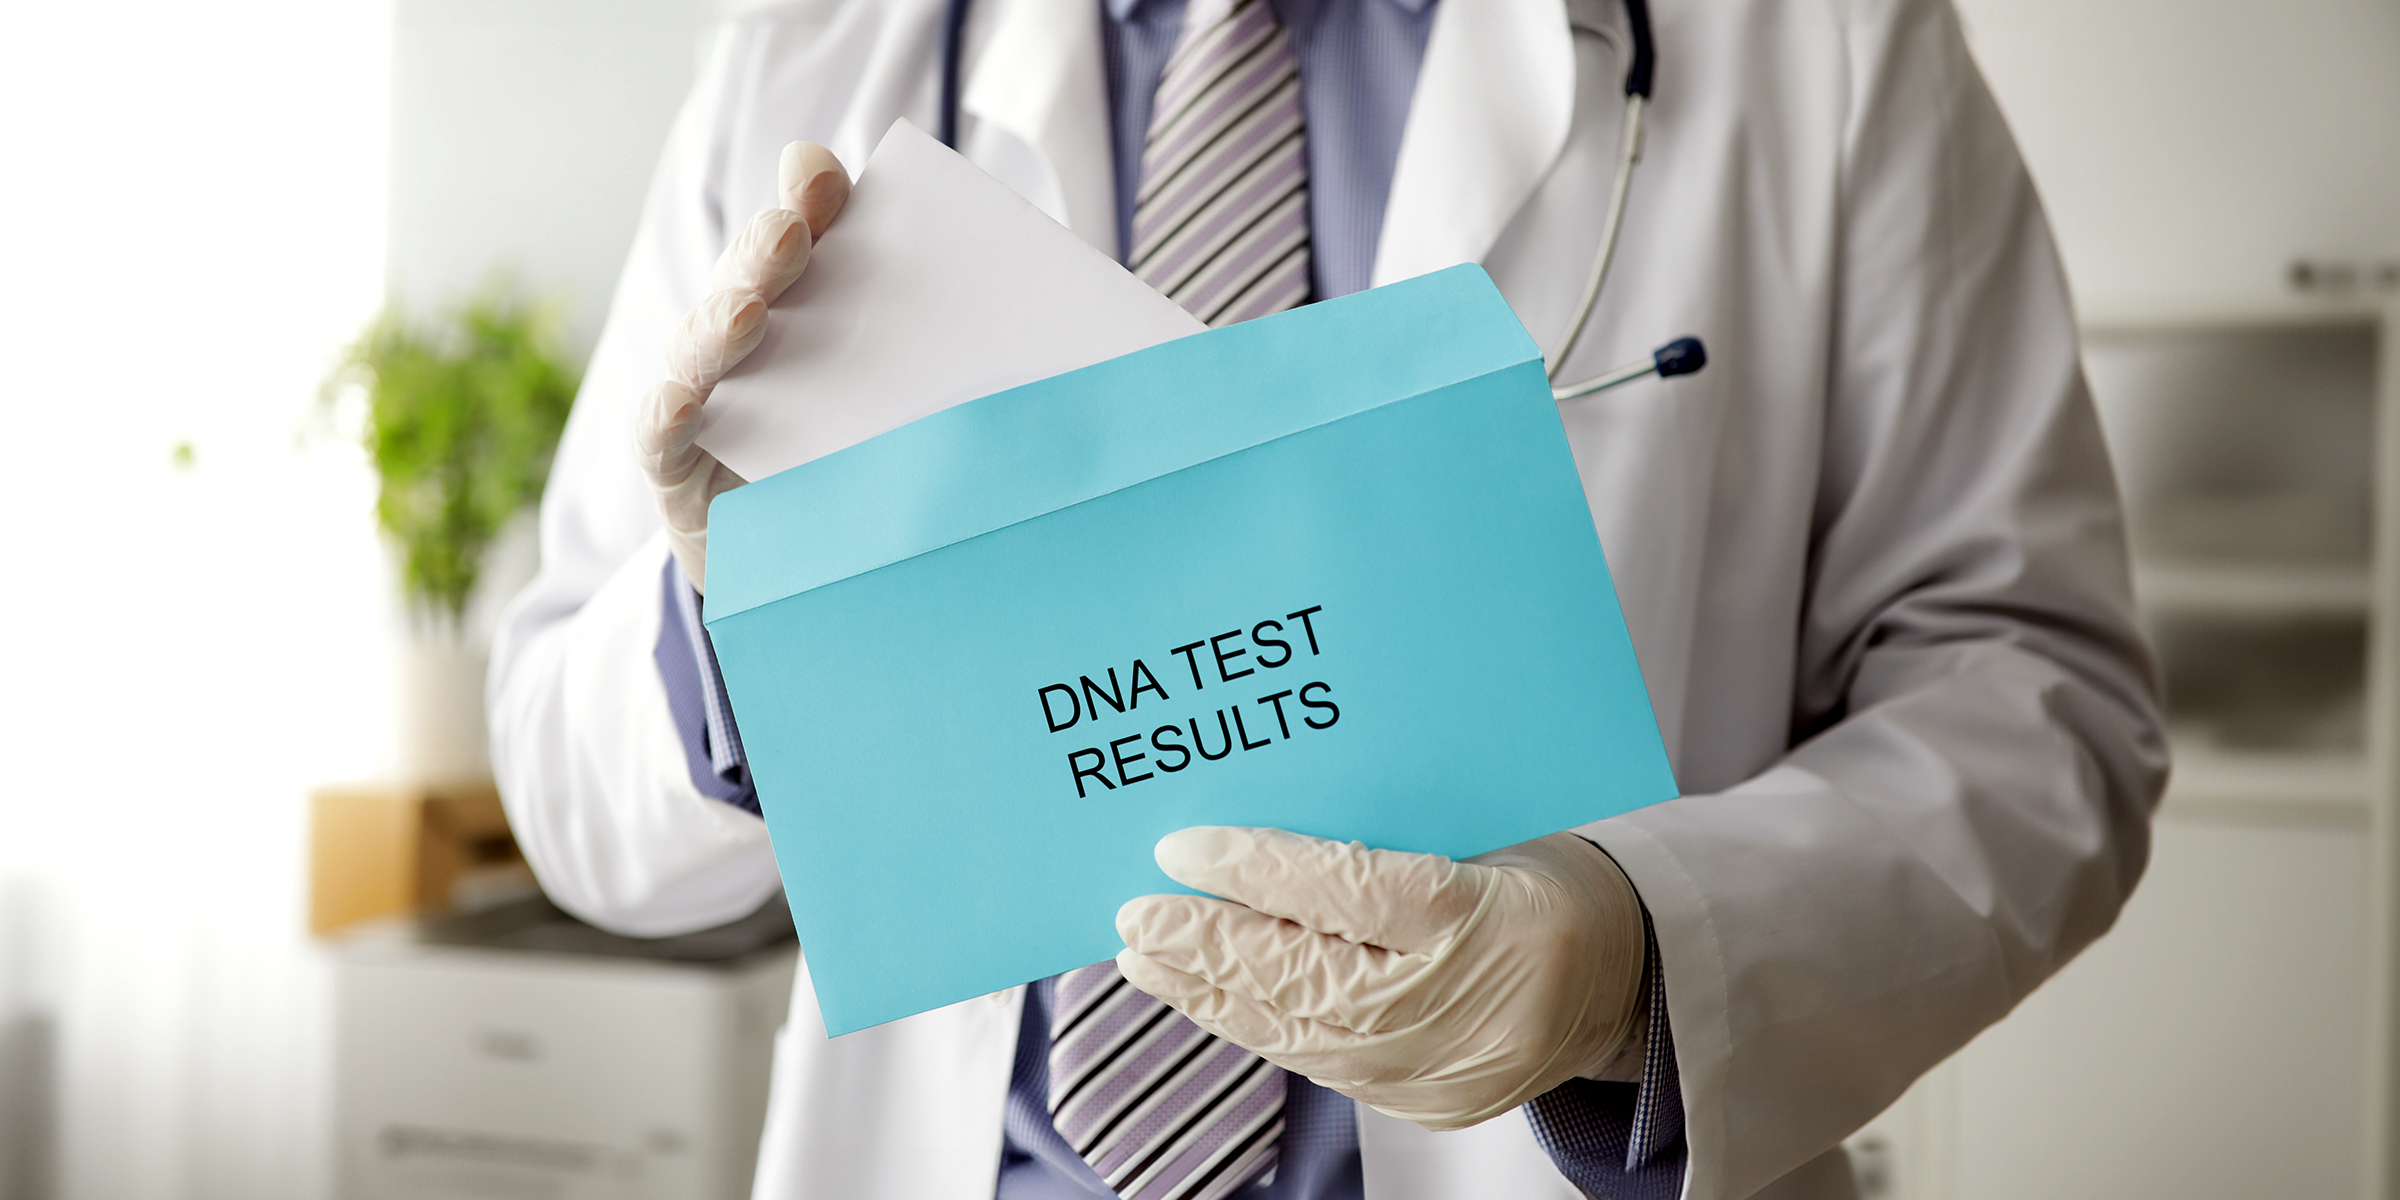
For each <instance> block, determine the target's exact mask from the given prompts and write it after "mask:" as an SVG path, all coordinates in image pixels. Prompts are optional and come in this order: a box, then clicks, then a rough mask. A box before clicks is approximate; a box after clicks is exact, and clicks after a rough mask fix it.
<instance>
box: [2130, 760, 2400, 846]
mask: <svg viewBox="0 0 2400 1200" xmlns="http://www.w3.org/2000/svg"><path fill="white" fill-rule="evenodd" d="M2173 749H2174V755H2175V774H2174V777H2173V779H2172V780H2171V781H2170V782H2169V783H2168V784H2167V796H2166V800H2165V802H2164V804H2163V805H2162V807H2161V809H2160V811H2161V812H2162V813H2163V814H2165V815H2168V816H2188V817H2202V818H2213V819H2219V820H2239V821H2254V822H2261V823H2271V824H2302V825H2336V826H2341V827H2345V828H2358V827H2363V826H2364V825H2365V824H2366V821H2367V813H2368V807H2369V797H2370V795H2371V784H2370V778H2371V777H2370V775H2369V773H2368V770H2367V757H2366V755H2365V754H2364V753H2363V752H2357V751H2352V752H2323V751H2318V752H2290V753H2279V752H2269V751H2241V750H2227V749H2224V748H2222V747H2218V746H2213V745H2210V744H2208V743H2206V742H2198V741H2194V740H2191V739H2184V738H2178V739H2175V741H2174V743H2173Z"/></svg>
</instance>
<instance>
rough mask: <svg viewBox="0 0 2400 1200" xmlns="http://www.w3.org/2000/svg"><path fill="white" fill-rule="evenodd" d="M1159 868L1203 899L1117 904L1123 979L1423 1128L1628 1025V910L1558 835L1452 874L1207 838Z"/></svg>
mask: <svg viewBox="0 0 2400 1200" xmlns="http://www.w3.org/2000/svg"><path fill="white" fill-rule="evenodd" d="M1157 856H1158V865H1159V866H1160V867H1161V868H1162V869H1164V870H1165V871H1166V873H1167V874H1168V875H1169V876H1170V877H1172V878H1173V879H1174V880H1175V881H1176V882H1178V883H1181V884H1184V885H1186V886H1188V887H1194V888H1199V889H1201V890H1203V891H1207V892H1213V893H1215V894H1216V895H1218V896H1223V897H1225V899H1223V900H1219V899H1213V898H1210V897H1207V896H1141V897H1137V898H1135V899H1133V900H1131V901H1128V902H1127V903H1126V904H1125V906H1124V907H1123V908H1120V909H1119V910H1117V933H1118V935H1119V936H1121V937H1123V938H1124V939H1125V952H1124V953H1122V954H1120V955H1118V956H1117V966H1118V968H1119V969H1120V970H1122V971H1123V972H1124V973H1125V978H1126V979H1127V980H1128V981H1130V982H1131V983H1132V984H1133V985H1134V986H1135V987H1138V988H1140V989H1142V990H1143V991H1146V992H1149V993H1150V994H1151V995H1154V996H1157V997H1158V998H1159V999H1161V1000H1164V1001H1166V1002H1167V1003H1168V1004H1170V1005H1173V1006H1174V1007H1175V1008H1177V1009H1179V1010H1181V1011H1182V1012H1183V1014H1184V1015H1185V1016H1188V1017H1190V1018H1191V1019H1192V1021H1193V1022H1194V1023H1196V1024H1198V1025H1199V1026H1200V1027H1201V1028H1203V1029H1206V1030H1208V1031H1209V1032H1211V1033H1214V1034H1216V1035H1218V1036H1220V1037H1223V1038H1225V1039H1226V1040H1228V1041H1231V1042H1234V1043H1236V1044H1238V1045H1241V1046H1243V1047H1246V1048H1248V1049H1250V1050H1252V1051H1255V1052H1256V1053H1257V1054H1258V1055H1259V1056H1260V1057H1262V1058H1265V1059H1266V1060H1268V1061H1269V1062H1272V1063H1275V1064H1276V1065H1278V1066H1281V1067H1283V1068H1285V1069H1287V1070H1291V1071H1296V1072H1298V1073H1300V1074H1301V1075H1304V1076H1307V1077H1308V1078H1309V1079H1311V1080H1313V1081H1315V1082H1316V1083H1318V1084H1320V1085H1322V1086H1324V1087H1329V1088H1332V1089H1333V1090H1335V1091H1338V1092H1341V1093H1343V1094H1344V1095H1347V1096H1350V1097H1352V1098H1354V1099H1357V1100H1362V1101H1365V1102H1366V1103H1368V1104H1370V1105H1373V1106H1374V1107H1376V1108H1377V1109H1380V1110H1382V1111H1384V1112H1386V1113H1390V1114H1391V1115H1393V1116H1396V1117H1405V1118H1407V1119H1409V1120H1411V1121H1415V1122H1416V1123H1418V1124H1420V1125H1423V1126H1425V1127H1426V1128H1428V1129H1437V1130H1441V1129H1462V1128H1465V1127H1466V1126H1469V1125H1473V1124H1476V1123H1477V1122H1480V1121H1484V1120H1487V1119H1489V1118H1491V1117H1494V1116H1497V1115H1499V1114H1501V1113H1503V1112H1506V1111H1508V1110H1509V1109H1511V1108H1514V1107H1516V1106H1518V1105H1520V1104H1523V1103H1525V1102H1526V1101H1527V1100H1530V1099H1532V1098H1533V1097H1535V1096H1538V1095H1540V1094H1542V1093H1543V1092H1546V1091H1549V1090H1550V1089H1551V1088H1553V1087H1556V1086H1558V1085H1559V1084H1561V1083H1564V1082H1566V1081H1567V1080H1568V1079H1571V1078H1574V1077H1577V1076H1594V1075H1597V1074H1598V1073H1599V1072H1600V1070H1601V1069H1602V1068H1603V1067H1605V1066H1607V1065H1608V1063H1609V1061H1610V1060H1611V1059H1613V1058H1615V1057H1616V1055H1617V1053H1618V1051H1619V1050H1620V1049H1621V1048H1622V1047H1623V1046H1624V1044H1625V1042H1626V1039H1627V1036H1628V1034H1629V1033H1630V1031H1631V1029H1632V1028H1633V1024H1634V1015H1635V1008H1636V1004H1637V1001H1638V1000H1639V998H1640V992H1641V983H1642V966H1643V952H1644V947H1645V940H1646V939H1645V936H1644V934H1643V930H1642V909H1641V901H1640V899H1639V898H1638V897H1637V896H1636V895H1635V894H1634V890H1633V885H1632V884H1631V883H1629V882H1627V880H1626V878H1625V875H1624V872H1622V871H1619V870H1618V869H1617V864H1616V863H1615V862H1614V861H1613V860H1611V859H1610V858H1609V857H1608V855H1606V854H1604V853H1602V852H1601V850H1600V848H1599V847H1597V846H1594V845H1593V844H1591V843H1590V842H1588V841H1585V840H1584V839H1582V838H1580V837H1577V836H1575V835H1574V834H1570V833H1561V834H1553V835H1551V836H1549V837H1545V838H1541V839H1538V840H1535V841H1530V842H1525V843H1523V844H1521V845H1517V846H1511V847H1509V848H1508V849H1505V850H1496V851H1493V852H1492V853H1490V854H1485V855H1481V856H1478V857H1476V858H1473V859H1469V860H1467V861H1464V862H1452V861H1451V860H1449V859H1446V858H1439V857H1436V856H1433V855H1428V854H1404V853H1400V852H1397V851H1392V850H1369V849H1367V848H1366V847H1364V846H1361V845H1359V844H1358V843H1356V842H1352V843H1349V844H1347V845H1345V844H1343V843H1340V842H1329V841H1325V840H1323V839H1321V838H1312V837H1303V836H1301V835H1299V834H1296V833H1286V832H1284V831H1282V830H1279V829H1244V828H1237V827H1231V826H1201V827H1198V828H1194V829H1185V830H1182V831H1179V832H1176V833H1171V834H1168V835H1167V836H1166V837H1165V838H1163V839H1161V840H1160V841H1159V843H1158V849H1157Z"/></svg>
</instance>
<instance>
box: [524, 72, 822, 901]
mask: <svg viewBox="0 0 2400 1200" xmlns="http://www.w3.org/2000/svg"><path fill="white" fill-rule="evenodd" d="M748 46H749V43H748V42H747V41H746V40H745V39H742V38H740V37H737V36H734V35H733V34H728V35H727V36H725V37H723V38H721V39H720V40H719V43H718V46H717V48H716V51H715V52H714V54H713V55H712V57H711V59H710V62H709V64H708V66H707V68H706V69H705V71H704V72H703V75H702V78H701V81H700V83H699V85H698V86H697V87H696V88H695V89H694V91H693V93H692V96H691V99H690V100H689V101H687V102H686V104H685V106H684V109H683V111H682V113H681V114H680V115H679V117H678V118H677V121H676V123H675V126H674V129H673V132H672V133H671V134H670V136H669V139H668V144H667V148H666V151H665V154H664V157H663V159H662V161H661V163H660V165H659V168H658V171H657V173H656V175H655V177H654V178H653V180H652V183H651V188H650V195H649V199H648V203H647V205H646V207H645V210H644V213H643V217H642V222H641V225H640V228H639V230H638V232H637V233H636V235H635V239H634V244H633V248H632V251H631V254H630V256H629V258H628V260H627V263H626V267H625V271H624V274H623V276H622V277H621V278H620V280H619V282H618V285H617V293H616V297H615V300H614V302H613V303H612V305H611V306H610V310H609V318H608V323H607V326H606V328H605V329H604V330H603V331H602V333H601V337H600V343H599V346H598V347H597V349H596V350H595V351H594V354H593V357H592V362H591V366H590V369H589V371H588V372H587V373H586V375H585V379H584V385H583V390H582V392H581V393H580V394H579V395H578V397H577V398H576V404H575V409H574V413H573V415H572V416H571V417H570V418H569V419H568V422H567V429H566V432H565V434H564V435H563V436H562V438H561V440H560V443H559V451H558V457H557V460H556V462H555V464H554V465H553V467H552V470H551V476H550V485H549V488H548V491H547V492H546V494H545V495H544V498H543V503H542V513H541V546H542V569H541V572H540V574H539V575H538V576H536V578H535V579H534V581H533V582H532V583H531V584H530V585H528V586H527V587H526V589H525V591H524V592H522V593H520V594H519V595H518V597H517V598H516V600H515V601H514V602H512V603H511V605H510V607H509V609H508V611H507V612H506V614H505V615H504V616H503V618H502V622H501V628H500V630H499V633H498V636H497V638H496V639H495V643H494V646H493V651H492V669H491V675H490V679H489V683H488V687H487V693H488V697H487V699H488V710H489V713H490V722H491V736H492V766H493V772H494V775H495V777H496V778H497V780H498V782H499V785H500V790H501V795H502V798H503V799H504V801H505V802H506V804H507V808H508V815H509V822H510V825H511V827H512V829H513V831H514V832H515V835H516V838H517V842H518V844H519V845H520V846H521V847H522V848H523V849H524V851H525V856H526V859H527V861H528V862H530V863H531V864H532V865H533V869H534V872H535V874H536V875H537V876H538V877H539V878H540V880H541V883H542V886H543V889H544V890H545V891H547V892H548V893H549V894H550V896H551V898H552V899H553V900H555V901H557V902H558V904H559V905H560V906H561V907H563V908H565V909H567V910H568V911H570V912H572V913H575V914H576V915H577V916H580V917H583V918H584V919H586V920H589V921H591V922H593V923H594V924H597V925H600V926H602V927H604V928H607V929H612V930H616V931H619V932H623V933H630V934H637V935H663V934H671V933H678V932H684V931H689V930H693V929H700V928H706V927H708V926H711V925H716V924H722V923H724V922H726V921H730V920H733V919H735V918H738V917H740V916H742V915H744V914H746V913H748V912H750V911H751V910H753V909H755V908H756V907H757V906H758V905H759V904H761V903H762V902H764V901H765V900H766V899H767V897H768V896H769V895H771V894H772V893H773V892H774V890H775V888H776V887H777V885H778V876H777V874H776V870H775V861H774V856H773V854H772V852H771V851H770V849H769V847H768V844H767V835H766V827H765V825H764V823H762V822H761V821H760V820H759V819H758V818H757V817H756V816H754V815H751V814H750V813H747V812H743V811H741V810H740V809H737V808H735V807H734V806H732V805H729V804H726V803H723V802H721V801H719V800H716V799H712V798H710V797H709V796H707V795H705V794H703V793H702V791H701V790H700V788H699V787H698V786H696V784H695V781H694V779H693V776H692V771H691V768H690V762H689V760H688V758H687V756H686V753H685V747H684V740H685V739H684V734H683V732H682V731H681V730H680V729H679V728H678V723H677V721H676V720H675V718H674V714H673V712H672V711H671V709H670V705H669V702H668V697H667V693H666V689H665V685H664V683H663V682H662V680H661V677H660V673H659V669H658V663H657V661H656V658H655V651H656V647H657V645H658V641H659V638H660V634H661V630H662V628H663V624H664V623H665V622H669V621H674V620H676V619H677V614H676V613H675V612H674V611H673V610H672V609H671V608H670V607H669V596H670V593H668V592H667V590H666V589H665V588H664V587H662V586H661V580H662V576H663V573H664V571H665V569H666V564H667V561H668V557H669V556H668V552H667V549H666V545H665V540H664V537H663V535H662V534H661V533H660V531H659V525H658V518H657V515H656V513H655V510H654V509H653V508H652V505H651V501H650V496H649V492H648V489H647V485H646V484H645V483H644V482H643V480H642V478H641V476H640V473H639V470H638V468H637V466H636V464H635V461H634V457H633V450H632V420H633V414H634V411H635V405H636V402H637V401H638V399H639V398H640V397H641V395H642V394H643V393H644V392H645V391H646V390H647V389H648V388H649V387H650V386H651V385H652V384H653V383H655V382H656V381H657V380H658V379H659V378H660V377H661V376H662V374H663V371H664V367H663V363H662V355H663V351H664V347H665V345H666V337H667V333H668V331H669V330H671V329H672V328H673V326H674V323H675V322H676V321H677V320H679V319H681V317H682V315H683V314H684V313H685V312H686V311H688V310H689V309H690V308H691V307H692V306H693V305H694V304H696V303H698V301H699V300H700V299H701V297H702V293H703V290H704V288H705V284H706V281H707V273H708V270H709V268H710V266H711V264H712V263H713V262H714V261H715V260H716V257H717V254H718V253H719V251H720V250H721V249H722V248H723V245H724V241H725V231H726V220H725V205H724V203H723V200H722V197H721V196H720V194H719V180H721V178H722V177H723V174H724V161H725V157H726V153H727V150H726V146H727V141H726V138H727V136H728V135H727V130H728V129H730V128H731V127H732V126H733V124H734V117H735V115H736V114H734V113H733V112H732V111H731V110H732V109H733V108H734V106H735V100H734V97H735V96H736V95H737V93H738V91H739V88H740V86H741V81H742V80H743V79H744V78H745V77H747V76H748V75H749V74H751V73H752V72H753V69H754V67H753V64H752V63H751V61H750V59H751V58H752V57H753V56H754V55H755V51H754V50H752V49H748V48H747V47H748ZM561 186H572V181H561Z"/></svg>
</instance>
